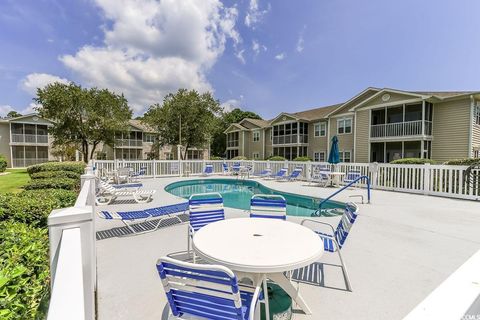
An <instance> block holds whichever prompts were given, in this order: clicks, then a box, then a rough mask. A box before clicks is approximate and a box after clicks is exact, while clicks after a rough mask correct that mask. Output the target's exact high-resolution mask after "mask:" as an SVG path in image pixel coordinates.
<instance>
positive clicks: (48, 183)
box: [24, 178, 80, 190]
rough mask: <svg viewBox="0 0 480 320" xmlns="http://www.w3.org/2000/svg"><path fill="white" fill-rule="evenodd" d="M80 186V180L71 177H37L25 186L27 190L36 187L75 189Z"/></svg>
mask: <svg viewBox="0 0 480 320" xmlns="http://www.w3.org/2000/svg"><path fill="white" fill-rule="evenodd" d="M79 187H80V183H79V181H77V180H75V179H69V178H59V179H55V178H51V179H35V180H30V181H29V182H28V183H27V184H26V185H25V186H24V189H25V190H36V189H65V190H75V189H78V188H79Z"/></svg>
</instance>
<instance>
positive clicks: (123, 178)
mask: <svg viewBox="0 0 480 320" xmlns="http://www.w3.org/2000/svg"><path fill="white" fill-rule="evenodd" d="M129 179H130V168H129V167H123V168H119V169H117V172H116V173H115V177H114V181H115V183H116V184H120V183H128V182H129Z"/></svg>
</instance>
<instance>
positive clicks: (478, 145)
mask: <svg viewBox="0 0 480 320" xmlns="http://www.w3.org/2000/svg"><path fill="white" fill-rule="evenodd" d="M475 104H476V105H480V100H479V101H475ZM475 150H480V125H478V124H476V123H475V115H474V116H473V119H472V156H473V151H475Z"/></svg>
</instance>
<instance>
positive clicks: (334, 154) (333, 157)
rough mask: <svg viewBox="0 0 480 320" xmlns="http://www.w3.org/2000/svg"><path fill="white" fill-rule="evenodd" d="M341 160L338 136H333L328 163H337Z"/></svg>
mask: <svg viewBox="0 0 480 320" xmlns="http://www.w3.org/2000/svg"><path fill="white" fill-rule="evenodd" d="M339 162H340V153H339V152H338V138H337V136H333V138H332V147H331V148H330V154H329V155H328V163H331V164H337V163H339Z"/></svg>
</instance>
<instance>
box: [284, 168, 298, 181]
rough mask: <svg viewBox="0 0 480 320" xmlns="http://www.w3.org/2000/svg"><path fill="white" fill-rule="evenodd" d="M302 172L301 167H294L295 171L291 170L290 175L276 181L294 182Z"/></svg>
mask: <svg viewBox="0 0 480 320" xmlns="http://www.w3.org/2000/svg"><path fill="white" fill-rule="evenodd" d="M302 171H303V169H302V167H296V168H295V169H293V171H292V173H290V175H288V176H282V177H280V178H278V180H280V181H295V180H297V179H298V177H299V176H300V175H301V174H302Z"/></svg>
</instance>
